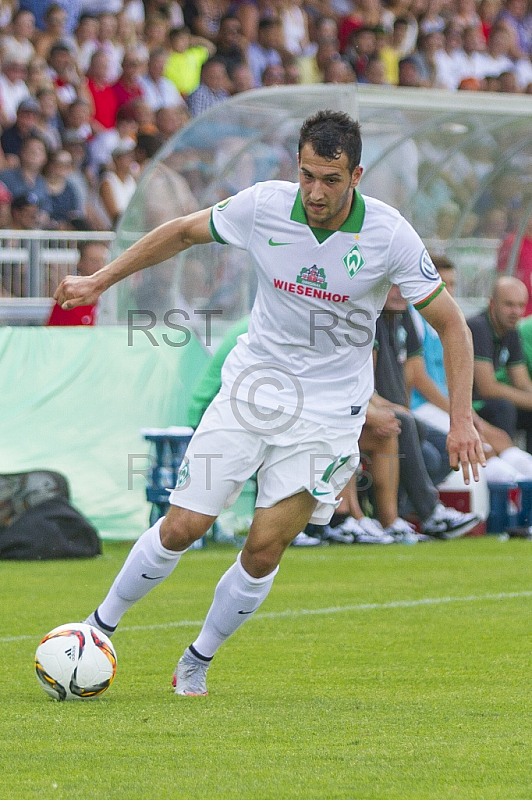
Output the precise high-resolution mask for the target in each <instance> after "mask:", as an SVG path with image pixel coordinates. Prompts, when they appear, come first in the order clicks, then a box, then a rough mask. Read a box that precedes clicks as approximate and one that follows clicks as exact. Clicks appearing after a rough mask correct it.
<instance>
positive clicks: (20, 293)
mask: <svg viewBox="0 0 532 800" xmlns="http://www.w3.org/2000/svg"><path fill="white" fill-rule="evenodd" d="M114 238H115V234H114V232H113V231H15V230H0V325H40V324H42V323H43V322H44V321H45V320H46V319H47V316H48V313H49V311H50V308H51V306H52V302H53V301H52V297H53V294H54V292H55V290H56V288H57V286H58V285H59V283H60V282H61V280H62V279H63V278H64V277H65V276H66V275H72V274H75V272H76V267H77V264H78V260H79V251H78V245H79V243H80V242H88V241H92V242H94V241H97V242H109V243H111V242H112V241H113V240H114Z"/></svg>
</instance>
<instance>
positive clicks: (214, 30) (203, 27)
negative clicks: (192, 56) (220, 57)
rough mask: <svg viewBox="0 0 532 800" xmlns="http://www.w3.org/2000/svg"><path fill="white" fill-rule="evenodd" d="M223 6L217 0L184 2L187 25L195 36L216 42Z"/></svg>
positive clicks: (187, 0)
mask: <svg viewBox="0 0 532 800" xmlns="http://www.w3.org/2000/svg"><path fill="white" fill-rule="evenodd" d="M223 10H224V9H223V6H222V4H221V3H219V2H216V0H194V2H191V1H190V0H186V2H185V3H184V4H183V16H184V19H185V25H186V26H187V27H188V28H189V29H190V30H191V31H192V33H193V34H194V35H195V36H202V37H203V38H204V39H208V40H209V41H211V42H214V41H215V39H216V36H217V35H218V30H219V27H220V20H221V18H222V14H223Z"/></svg>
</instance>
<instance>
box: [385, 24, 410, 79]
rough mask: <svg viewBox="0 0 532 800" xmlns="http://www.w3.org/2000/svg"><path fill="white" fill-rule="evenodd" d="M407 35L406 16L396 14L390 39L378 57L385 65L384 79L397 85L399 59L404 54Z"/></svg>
mask: <svg viewBox="0 0 532 800" xmlns="http://www.w3.org/2000/svg"><path fill="white" fill-rule="evenodd" d="M407 36H408V17H404V16H398V17H396V19H395V20H394V22H393V28H392V35H391V39H390V41H389V42H388V43H387V44H385V45H384V46H383V47H381V49H380V57H381V58H382V60H383V61H384V64H385V67H386V80H387V81H388V83H391V84H393V85H394V86H397V84H398V83H399V61H400V60H401V58H403V57H404V55H405V50H406V41H407Z"/></svg>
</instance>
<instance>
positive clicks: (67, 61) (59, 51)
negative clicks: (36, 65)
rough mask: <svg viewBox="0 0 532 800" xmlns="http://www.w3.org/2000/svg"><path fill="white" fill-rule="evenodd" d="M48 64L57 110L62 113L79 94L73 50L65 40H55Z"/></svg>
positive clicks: (78, 79)
mask: <svg viewBox="0 0 532 800" xmlns="http://www.w3.org/2000/svg"><path fill="white" fill-rule="evenodd" d="M48 66H49V67H50V75H51V78H52V84H53V87H54V91H55V94H56V97H57V104H58V107H59V112H60V113H61V114H63V112H64V111H66V109H67V107H68V106H69V105H70V103H73V102H74V100H76V98H77V97H78V92H79V93H80V94H81V93H82V92H81V85H80V84H81V82H80V77H79V75H78V73H77V70H76V62H75V60H74V55H73V51H72V49H71V47H70V45H68V44H67V43H66V42H57V44H54V45H53V47H52V49H51V50H50V55H49V56H48Z"/></svg>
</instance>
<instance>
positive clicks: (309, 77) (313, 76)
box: [299, 39, 341, 83]
mask: <svg viewBox="0 0 532 800" xmlns="http://www.w3.org/2000/svg"><path fill="white" fill-rule="evenodd" d="M340 59H341V55H340V52H339V50H338V42H337V40H334V41H330V40H328V39H324V40H323V41H321V42H320V43H319V45H318V49H317V50H316V53H315V55H314V56H312V57H308V58H302V59H300V62H299V65H300V69H301V83H323V79H324V75H325V70H326V68H327V64H328V63H329V62H330V61H339V60H340Z"/></svg>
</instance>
